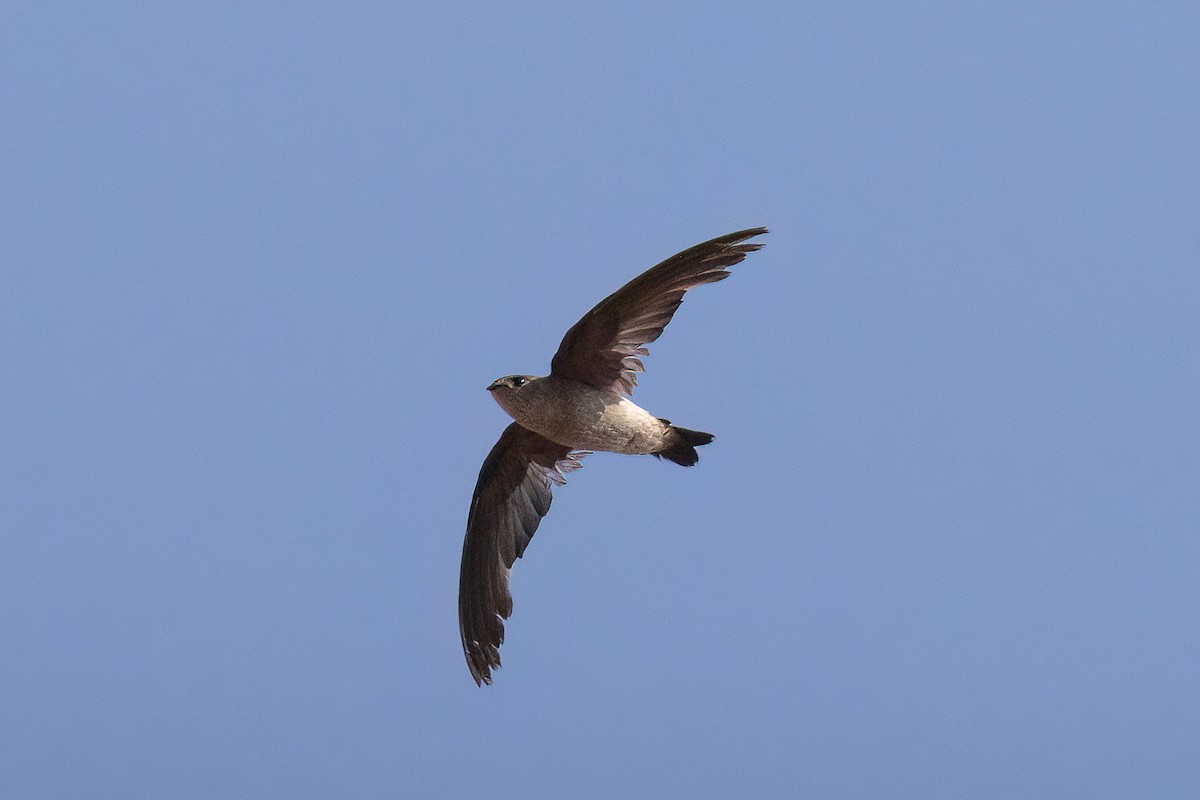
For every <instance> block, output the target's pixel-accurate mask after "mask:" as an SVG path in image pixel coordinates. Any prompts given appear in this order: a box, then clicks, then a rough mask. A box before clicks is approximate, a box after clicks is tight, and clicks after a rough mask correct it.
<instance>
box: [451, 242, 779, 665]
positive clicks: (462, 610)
mask: <svg viewBox="0 0 1200 800" xmlns="http://www.w3.org/2000/svg"><path fill="white" fill-rule="evenodd" d="M766 232H767V229H766V228H749V229H747V230H742V231H737V232H735V233H730V234H726V235H725V236H718V237H717V238H715V239H710V240H709V241H707V242H703V243H701V244H698V245H695V246H694V247H690V248H688V249H687V250H684V251H682V252H680V253H676V254H675V255H673V256H671V257H670V258H668V259H667V260H666V261H663V262H662V263H660V264H658V265H657V266H654V267H651V268H650V269H649V270H647V271H646V272H644V273H642V274H641V275H639V276H638V277H636V278H634V279H633V280H631V281H630V282H629V283H627V284H625V285H624V286H622V287H621V288H620V289H618V290H617V291H615V292H613V293H612V294H611V295H609V296H608V297H606V298H605V299H603V300H601V301H600V302H599V303H598V304H596V306H595V307H594V308H592V310H590V311H588V312H587V313H586V314H584V315H583V317H582V318H581V319H580V320H579V321H578V322H577V323H575V325H574V326H572V327H571V329H570V330H568V331H567V333H566V335H565V336H564V337H563V339H562V342H561V343H560V344H559V346H558V351H557V352H556V353H555V354H554V357H553V358H552V359H551V361H550V374H549V375H545V376H540V377H539V376H535V375H508V376H505V377H503V378H498V379H496V380H495V381H493V382H492V383H491V384H490V385H489V386H488V387H487V390H488V392H490V393H491V395H492V397H493V398H494V399H495V401H496V402H497V403H498V404H499V405H500V407H501V408H502V409H504V411H505V412H506V413H507V414H508V415H509V416H510V417H512V418H513V422H512V423H511V424H509V426H508V427H507V428H506V429H505V430H504V432H503V433H502V434H501V435H500V439H499V441H497V442H496V444H495V446H494V447H493V448H492V450H491V452H490V453H488V456H487V458H486V459H484V462H483V466H482V467H481V468H480V470H479V478H478V480H477V481H476V484H475V491H474V493H473V494H472V496H471V506H470V511H469V512H468V515H467V532H466V537H465V538H464V540H463V552H462V564H461V566H460V570H459V585H458V625H459V633H460V635H461V638H462V647H463V654H464V655H465V656H466V660H467V667H468V668H469V669H470V671H471V677H472V678H474V680H475V684H476V685H477V686H483V685H484V684H488V685H490V684H491V683H492V671H493V670H495V669H497V668H499V667H500V645H501V644H502V643H503V642H504V620H506V619H508V618H509V617H510V616H511V614H512V608H513V605H512V595H511V594H510V592H509V581H508V579H509V572H510V570H511V569H512V566H513V563H514V562H515V561H516V560H517V559H518V558H520V557H522V556H523V555H524V554H525V548H526V547H527V546H528V545H529V541H530V539H532V538H533V534H534V532H536V531H537V528H538V525H539V523H540V522H541V520H542V518H543V517H544V516H546V513H547V512H548V511H549V510H550V501H551V487H552V486H562V485H563V484H565V483H566V475H567V474H568V473H570V472H573V471H574V470H577V469H579V467H580V466H581V463H580V459H582V458H583V457H584V456H587V455H591V454H592V453H594V452H597V451H605V452H612V453H624V454H629V455H652V456H655V457H657V458H659V459H666V460H668V461H672V462H674V463H676V464H679V465H681V466H684V467H690V466H693V465H695V464H696V462H697V461H698V460H699V455H698V454H697V452H696V448H697V447H700V446H702V445H706V444H708V443H710V442H711V441H712V440H713V436H712V434H710V433H704V432H702V431H693V430H689V429H687V428H683V427H680V426H677V425H673V424H671V422H670V421H669V420H666V419H661V418H659V417H656V416H654V415H653V414H651V413H650V412H649V411H646V410H645V409H643V408H641V407H640V406H638V405H637V404H635V403H634V402H633V401H632V400H630V399H629V396H630V395H631V394H632V392H633V388H634V387H635V386H636V385H637V377H638V373H640V372H643V371H644V365H643V363H642V360H641V359H642V358H643V357H645V356H647V355H649V351H648V350H647V349H646V345H647V344H649V343H650V342H653V341H655V340H656V339H658V337H659V336H660V335H661V334H662V332H663V329H664V328H665V327H666V326H667V323H669V322H670V321H671V318H672V317H673V316H674V314H675V311H676V310H677V309H678V308H679V305H680V303H682V302H683V296H684V294H685V293H686V292H687V291H688V290H689V289H692V288H694V287H696V286H700V285H702V284H706V283H715V282H717V281H720V280H724V279H725V278H727V277H729V275H730V272H729V267H732V266H734V265H735V264H738V263H740V262H741V261H742V260H743V259H745V258H746V256H747V255H748V254H750V253H752V252H754V251H755V250H758V249H759V248H761V247H762V244H759V243H746V240H747V239H752V238H754V237H756V236H760V235H762V234H765V233H766Z"/></svg>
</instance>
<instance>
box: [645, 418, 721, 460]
mask: <svg viewBox="0 0 1200 800" xmlns="http://www.w3.org/2000/svg"><path fill="white" fill-rule="evenodd" d="M671 433H672V434H674V435H673V436H672V437H671V438H672V439H673V441H672V442H671V444H670V445H669V446H668V447H667V449H666V450H659V451H658V452H657V453H655V454H654V455H656V456H658V457H659V458H665V459H666V460H667V461H674V462H675V463H676V464H678V465H679V466H681V467H690V466H692V465H694V464H695V463H696V462H697V461H699V460H700V455H699V454H698V453H697V452H696V448H697V447H700V446H701V445H705V444H708V443H709V442H711V441H712V440H713V435H712V434H711V433H703V432H702V431H689V430H688V429H687V428H680V427H679V426H677V425H672V426H671Z"/></svg>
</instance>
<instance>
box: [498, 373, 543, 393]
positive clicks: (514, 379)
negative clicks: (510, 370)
mask: <svg viewBox="0 0 1200 800" xmlns="http://www.w3.org/2000/svg"><path fill="white" fill-rule="evenodd" d="M536 380H537V378H536V377H535V376H533V375H505V376H504V377H503V378H496V380H494V381H492V382H491V384H490V385H489V386H488V387H487V388H488V391H489V392H497V391H499V392H515V391H517V390H518V389H520V388H521V387H522V386H525V385H527V384H529V383H531V382H533V381H536Z"/></svg>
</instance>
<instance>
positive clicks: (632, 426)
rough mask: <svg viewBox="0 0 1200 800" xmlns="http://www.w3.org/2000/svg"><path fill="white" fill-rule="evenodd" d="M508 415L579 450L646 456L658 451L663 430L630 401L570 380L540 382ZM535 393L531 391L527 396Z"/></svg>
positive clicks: (662, 438) (665, 428)
mask: <svg viewBox="0 0 1200 800" xmlns="http://www.w3.org/2000/svg"><path fill="white" fill-rule="evenodd" d="M538 383H539V384H543V385H541V386H537V385H533V384H531V385H529V386H527V387H525V388H524V389H522V390H521V391H520V392H519V393H518V396H521V402H520V403H519V404H516V405H515V406H514V408H513V409H511V410H510V409H506V410H508V411H509V413H510V414H511V415H512V417H513V418H514V419H515V420H516V421H517V422H519V423H521V424H522V425H524V426H525V427H526V428H529V429H530V430H532V431H536V432H537V433H540V434H541V435H543V436H545V437H546V438H548V439H550V440H552V441H555V442H558V443H559V444H562V445H566V446H567V447H571V448H575V449H579V450H601V451H607V452H612V453H629V454H644V453H653V452H655V451H657V450H661V449H662V447H663V446H664V444H665V439H664V437H665V435H666V433H667V426H666V425H665V424H664V423H663V422H661V421H660V420H659V419H657V418H656V417H655V416H654V415H653V414H651V413H650V412H648V411H646V410H645V409H644V408H642V407H641V406H639V405H637V404H636V403H634V402H633V401H632V400H630V399H628V398H626V397H623V396H621V395H618V394H614V393H613V392H605V391H602V390H600V389H596V388H595V387H592V386H588V385H587V384H583V383H579V382H577V381H573V380H569V379H558V378H553V377H550V378H544V379H542V380H540V381H538ZM530 389H535V391H527V390H530Z"/></svg>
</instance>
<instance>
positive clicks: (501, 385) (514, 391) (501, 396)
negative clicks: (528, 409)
mask: <svg viewBox="0 0 1200 800" xmlns="http://www.w3.org/2000/svg"><path fill="white" fill-rule="evenodd" d="M536 380H537V377H536V376H534V375H505V376H504V377H503V378H497V379H496V380H494V381H492V382H491V384H490V385H489V386H488V387H487V388H488V391H489V392H491V393H492V397H493V398H495V400H496V402H497V403H499V404H500V407H501V408H503V409H504V410H505V411H507V412H509V414H512V413H513V411H514V410H515V409H516V407H517V406H519V405H520V404H521V395H520V392H521V390H522V389H523V388H524V387H526V386H529V384H531V383H533V382H534V381H536Z"/></svg>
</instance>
